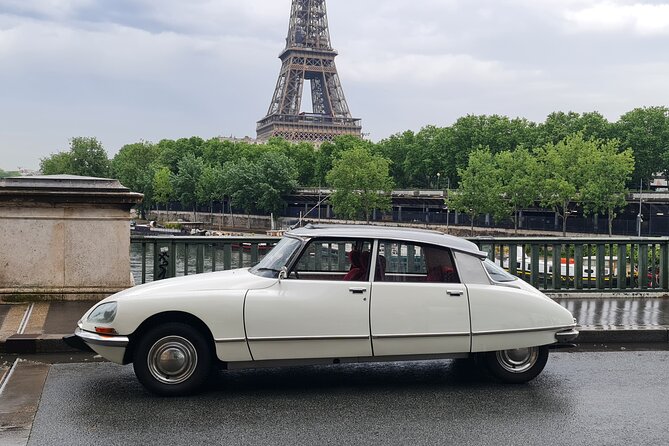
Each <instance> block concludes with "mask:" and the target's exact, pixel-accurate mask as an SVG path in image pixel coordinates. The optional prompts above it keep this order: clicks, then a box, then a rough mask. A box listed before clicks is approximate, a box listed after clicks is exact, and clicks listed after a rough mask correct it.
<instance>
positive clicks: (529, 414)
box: [0, 352, 669, 446]
mask: <svg viewBox="0 0 669 446" xmlns="http://www.w3.org/2000/svg"><path fill="white" fill-rule="evenodd" d="M668 366H669V352H622V353H620V352H619V353H563V352H559V353H552V354H551V357H550V359H549V362H548V365H547V366H546V369H545V370H544V372H543V373H542V374H541V375H540V376H539V377H538V378H537V379H535V380H534V381H532V382H530V383H528V384H525V385H502V384H496V383H493V382H491V381H490V380H489V379H488V378H487V377H485V376H483V375H482V374H481V373H480V372H479V371H478V369H477V368H474V367H473V366H472V363H471V362H470V361H464V360H458V361H430V362H411V363H390V364H361V365H339V366H327V367H294V368H284V369H265V370H247V371H240V372H221V373H220V374H219V375H218V376H217V377H216V379H213V380H212V382H211V385H210V386H209V388H208V389H207V390H206V391H205V392H204V393H203V394H201V395H198V396H194V397H188V398H157V397H154V396H151V395H149V394H147V393H146V392H145V391H144V390H143V388H142V387H141V385H140V384H139V383H138V382H137V380H136V379H135V377H134V375H133V372H132V367H131V366H125V367H124V366H117V365H114V364H110V363H98V364H57V365H53V366H51V370H50V372H49V375H48V378H47V380H46V385H45V388H44V392H43V393H42V397H41V401H40V404H39V409H38V412H37V415H36V417H35V420H34V424H33V427H32V432H31V435H30V440H29V443H28V444H30V445H34V446H39V445H60V444H70V445H80V444H81V445H84V444H97V443H100V442H104V444H106V445H125V444H147V445H159V444H194V445H198V444H214V443H215V444H235V445H236V444H262V445H294V444H319V445H330V444H332V445H335V444H336V445H346V444H355V445H367V444H385V445H406V444H411V445H433V444H468V445H495V446H497V445H516V444H551V445H569V446H573V445H575V444H587V445H595V446H597V445H607V446H608V445H630V444H643V445H665V444H667V438H669V424H668V423H667V420H669V405H667V401H669V382H668V381H667V367H668ZM0 435H1V434H0ZM0 440H1V437H0ZM0 443H1V441H0Z"/></svg>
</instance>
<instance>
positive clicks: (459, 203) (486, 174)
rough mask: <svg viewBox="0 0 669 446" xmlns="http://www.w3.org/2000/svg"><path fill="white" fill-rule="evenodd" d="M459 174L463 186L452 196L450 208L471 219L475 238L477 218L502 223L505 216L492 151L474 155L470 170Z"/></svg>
mask: <svg viewBox="0 0 669 446" xmlns="http://www.w3.org/2000/svg"><path fill="white" fill-rule="evenodd" d="M458 173H459V175H460V186H459V187H458V190H457V192H455V193H453V194H452V195H451V196H449V198H448V206H449V207H450V208H452V209H455V210H456V211H459V212H462V213H464V214H467V215H468V216H469V218H470V221H471V229H472V235H473V232H474V218H475V217H476V216H477V215H479V214H490V215H492V216H493V217H494V218H496V219H500V218H503V216H504V215H505V214H506V209H505V208H506V204H505V203H504V200H503V199H502V198H503V193H504V191H503V188H502V181H501V171H500V169H499V168H498V167H497V166H496V164H495V157H494V155H493V154H492V152H491V151H490V149H488V148H485V149H478V150H475V151H473V152H472V153H471V154H470V155H469V163H468V165H467V167H466V168H464V169H460V171H459V172H458Z"/></svg>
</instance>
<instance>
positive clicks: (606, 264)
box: [131, 236, 669, 293]
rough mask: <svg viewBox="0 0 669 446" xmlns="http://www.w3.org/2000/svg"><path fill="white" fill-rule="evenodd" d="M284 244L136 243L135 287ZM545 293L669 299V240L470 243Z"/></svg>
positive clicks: (238, 264) (249, 258)
mask: <svg viewBox="0 0 669 446" xmlns="http://www.w3.org/2000/svg"><path fill="white" fill-rule="evenodd" d="M278 240H279V238H278V237H143V236H132V237H131V263H132V270H133V274H134V276H135V282H136V283H146V282H149V281H152V280H154V279H155V280H159V279H163V278H168V277H176V276H182V275H190V274H198V273H203V272H210V271H220V270H228V269H232V268H242V267H248V266H251V265H253V264H255V263H257V262H258V261H259V260H260V259H261V258H262V257H263V256H264V255H265V253H267V252H268V251H269V250H270V249H271V248H272V247H273V246H274V245H275V244H276V243H277V242H278ZM470 240H471V241H472V242H474V243H475V244H476V245H477V246H478V247H479V248H480V249H481V250H482V251H485V252H487V253H488V256H489V258H490V259H491V260H493V261H494V262H495V263H497V264H499V265H501V266H503V267H504V268H505V269H507V270H508V271H509V272H510V273H511V274H514V275H516V276H518V277H520V278H522V279H524V280H526V281H527V282H529V283H531V284H532V285H534V286H535V287H537V288H539V289H540V290H543V291H556V292H557V291H559V292H564V293H569V292H590V291H595V292H669V237H661V238H659V237H658V238H525V237H523V238H516V237H513V238H512V237H509V238H497V237H496V238H487V237H477V238H471V239H470ZM639 272H641V273H639Z"/></svg>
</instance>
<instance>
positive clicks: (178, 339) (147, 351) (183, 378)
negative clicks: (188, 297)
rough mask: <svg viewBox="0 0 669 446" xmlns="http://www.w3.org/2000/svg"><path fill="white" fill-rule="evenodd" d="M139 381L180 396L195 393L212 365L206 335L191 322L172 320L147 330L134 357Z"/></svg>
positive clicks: (158, 392)
mask: <svg viewBox="0 0 669 446" xmlns="http://www.w3.org/2000/svg"><path fill="white" fill-rule="evenodd" d="M133 367H134V369H135V375H136V376H137V379H138V380H139V382H141V383H142V385H144V387H146V389H147V390H149V391H150V392H152V393H155V394H157V395H164V396H178V395H187V394H191V393H195V392H197V391H198V390H200V389H201V387H202V385H203V384H204V383H205V382H206V380H207V378H208V376H209V374H210V373H211V369H212V354H211V350H210V348H209V345H208V344H207V341H206V339H205V338H204V336H203V335H202V334H201V333H200V332H199V331H198V330H196V329H195V328H193V327H192V326H190V325H187V324H183V323H178V322H171V323H167V324H163V325H159V326H157V327H154V328H152V329H150V330H149V331H147V332H146V333H145V334H144V335H143V336H142V337H141V339H140V340H139V343H138V344H137V347H136V348H135V354H134V357H133Z"/></svg>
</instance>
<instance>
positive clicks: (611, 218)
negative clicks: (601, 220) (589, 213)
mask: <svg viewBox="0 0 669 446" xmlns="http://www.w3.org/2000/svg"><path fill="white" fill-rule="evenodd" d="M614 218H615V216H614V215H613V211H612V210H611V209H609V237H612V236H613V219H614Z"/></svg>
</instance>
